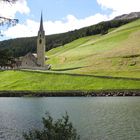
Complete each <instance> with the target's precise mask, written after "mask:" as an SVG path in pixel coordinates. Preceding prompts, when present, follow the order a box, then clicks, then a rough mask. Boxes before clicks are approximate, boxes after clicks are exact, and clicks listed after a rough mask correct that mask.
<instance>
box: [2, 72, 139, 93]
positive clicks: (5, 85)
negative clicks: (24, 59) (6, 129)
mask: <svg viewBox="0 0 140 140" xmlns="http://www.w3.org/2000/svg"><path fill="white" fill-rule="evenodd" d="M139 85H140V80H138V81H137V80H135V79H132V80H130V79H121V78H120V79H114V78H100V77H93V76H79V75H67V74H57V73H48V72H47V73H46V72H44V73H43V72H30V71H3V72H0V90H15V91H16V90H20V91H22V90H29V91H32V90H35V91H46V90H47V91H64V90H85V91H87V90H108V89H139Z"/></svg>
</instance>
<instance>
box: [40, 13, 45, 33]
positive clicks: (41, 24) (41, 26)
mask: <svg viewBox="0 0 140 140" xmlns="http://www.w3.org/2000/svg"><path fill="white" fill-rule="evenodd" d="M39 31H44V29H43V16H42V12H41V19H40V28H39Z"/></svg>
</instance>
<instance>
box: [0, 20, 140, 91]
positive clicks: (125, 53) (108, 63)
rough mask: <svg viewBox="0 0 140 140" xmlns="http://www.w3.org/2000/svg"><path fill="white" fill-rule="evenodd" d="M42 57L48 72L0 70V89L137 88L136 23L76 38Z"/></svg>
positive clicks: (139, 45) (139, 28) (139, 27)
mask: <svg viewBox="0 0 140 140" xmlns="http://www.w3.org/2000/svg"><path fill="white" fill-rule="evenodd" d="M46 55H47V56H48V57H49V60H47V62H46V63H48V64H51V65H52V71H49V72H43V71H42V72H35V71H1V72H0V90H30V91H32V90H36V91H41V90H42V91H46V90H50V91H65V90H85V91H87V90H115V89H117V90H118V89H140V20H137V21H134V22H132V23H129V24H127V25H124V26H122V27H119V28H115V29H112V30H110V31H109V33H108V34H106V35H103V36H102V35H96V36H89V37H84V38H80V39H77V40H75V41H73V42H71V43H69V44H66V45H64V46H60V47H58V48H54V49H52V50H50V51H49V52H47V53H46ZM79 74H81V76H79ZM89 75H90V76H89ZM103 76H105V77H103ZM115 77H118V79H117V78H115Z"/></svg>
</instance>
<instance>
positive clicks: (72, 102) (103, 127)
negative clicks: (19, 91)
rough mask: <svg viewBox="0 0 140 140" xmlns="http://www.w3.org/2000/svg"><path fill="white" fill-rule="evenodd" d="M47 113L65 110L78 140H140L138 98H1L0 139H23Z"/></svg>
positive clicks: (139, 103) (39, 124) (58, 113)
mask: <svg viewBox="0 0 140 140" xmlns="http://www.w3.org/2000/svg"><path fill="white" fill-rule="evenodd" d="M46 111H49V112H50V114H51V115H52V116H53V117H54V118H55V119H57V118H60V117H61V116H62V115H64V114H65V112H66V111H67V112H68V114H69V116H70V120H71V121H72V122H73V124H74V127H75V128H76V129H77V131H78V134H80V136H81V140H140V97H87V98H86V97H49V98H0V140H22V139H23V138H22V132H23V131H27V130H28V129H32V128H41V127H42V124H41V118H42V117H43V116H44V114H45V112H46Z"/></svg>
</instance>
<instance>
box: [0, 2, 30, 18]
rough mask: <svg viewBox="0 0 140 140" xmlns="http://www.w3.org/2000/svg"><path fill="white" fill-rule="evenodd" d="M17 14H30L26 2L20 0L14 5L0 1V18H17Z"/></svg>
mask: <svg viewBox="0 0 140 140" xmlns="http://www.w3.org/2000/svg"><path fill="white" fill-rule="evenodd" d="M17 12H19V13H21V14H28V13H29V12H30V9H29V7H28V5H27V1H26V0H18V1H17V2H16V3H14V4H10V3H7V2H3V1H0V16H4V17H8V18H15V14H16V13H17Z"/></svg>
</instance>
